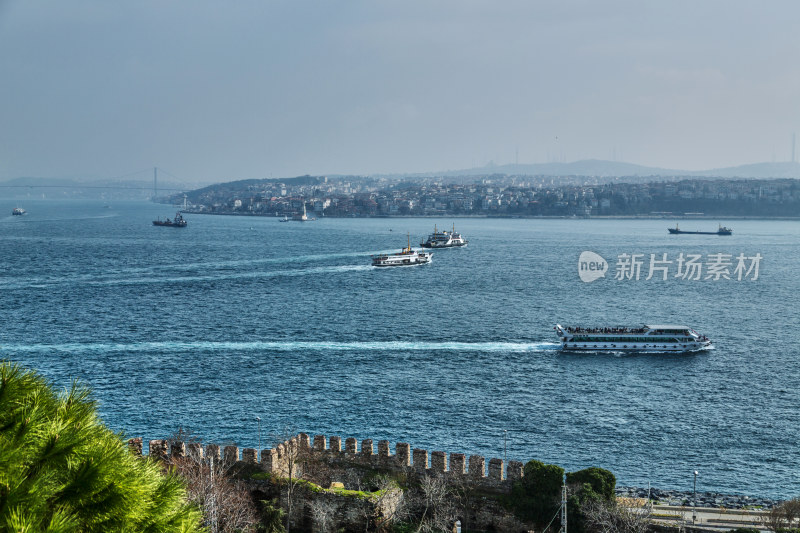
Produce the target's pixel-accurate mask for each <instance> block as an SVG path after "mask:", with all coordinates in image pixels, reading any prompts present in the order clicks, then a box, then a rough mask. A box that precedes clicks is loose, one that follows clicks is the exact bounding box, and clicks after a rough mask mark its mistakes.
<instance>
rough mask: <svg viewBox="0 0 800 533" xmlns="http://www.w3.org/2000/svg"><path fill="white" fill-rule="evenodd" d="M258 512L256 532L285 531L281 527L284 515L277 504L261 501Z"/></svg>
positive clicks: (279, 532) (280, 532)
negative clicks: (258, 518)
mask: <svg viewBox="0 0 800 533" xmlns="http://www.w3.org/2000/svg"><path fill="white" fill-rule="evenodd" d="M259 511H260V515H261V516H260V520H259V525H258V529H257V530H258V531H259V532H260V533H284V532H285V531H286V528H285V527H284V526H283V520H284V516H285V515H286V513H285V512H284V511H283V509H281V506H280V505H278V503H277V502H275V501H271V500H262V501H261V505H260V509H259Z"/></svg>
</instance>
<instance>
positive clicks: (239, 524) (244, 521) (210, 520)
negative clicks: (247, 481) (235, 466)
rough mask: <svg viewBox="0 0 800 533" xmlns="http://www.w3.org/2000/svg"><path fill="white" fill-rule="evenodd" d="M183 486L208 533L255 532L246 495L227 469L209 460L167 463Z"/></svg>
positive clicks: (191, 458) (254, 518)
mask: <svg viewBox="0 0 800 533" xmlns="http://www.w3.org/2000/svg"><path fill="white" fill-rule="evenodd" d="M170 463H171V465H172V466H173V467H174V468H175V471H176V472H177V473H178V475H180V477H182V478H183V479H184V481H185V483H186V490H187V493H188V496H189V500H190V501H192V502H194V503H195V504H197V505H198V506H199V507H200V508H201V509H202V511H203V522H204V525H205V527H207V528H208V530H209V531H210V532H211V533H229V532H230V533H233V532H242V533H246V532H252V531H255V524H256V523H257V521H258V519H257V516H256V509H255V505H254V504H253V501H252V498H251V497H250V492H249V491H248V490H247V489H246V488H245V487H244V486H243V484H242V482H241V481H239V480H236V479H234V478H233V477H232V476H231V475H230V466H229V465H225V464H224V463H223V461H219V460H216V459H215V458H213V457H209V458H208V459H205V460H203V459H200V458H199V457H194V456H188V457H178V458H173V459H171V461H170Z"/></svg>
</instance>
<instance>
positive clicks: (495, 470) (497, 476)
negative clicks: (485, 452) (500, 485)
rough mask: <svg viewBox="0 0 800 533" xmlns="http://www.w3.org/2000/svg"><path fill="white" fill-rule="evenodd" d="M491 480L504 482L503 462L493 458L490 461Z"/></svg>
mask: <svg viewBox="0 0 800 533" xmlns="http://www.w3.org/2000/svg"><path fill="white" fill-rule="evenodd" d="M489 478H490V479H494V480H496V481H502V480H503V460H502V459H497V458H492V459H489Z"/></svg>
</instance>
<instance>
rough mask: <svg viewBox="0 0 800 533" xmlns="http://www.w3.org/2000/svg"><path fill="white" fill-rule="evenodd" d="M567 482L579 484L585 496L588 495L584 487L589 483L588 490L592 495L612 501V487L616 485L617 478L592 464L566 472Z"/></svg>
mask: <svg viewBox="0 0 800 533" xmlns="http://www.w3.org/2000/svg"><path fill="white" fill-rule="evenodd" d="M567 484H568V485H579V486H581V491H582V492H584V493H585V494H584V495H585V496H589V495H590V494H589V493H588V492H587V487H586V485H589V487H588V491H590V492H591V493H593V495H596V496H598V497H600V498H602V499H604V500H606V501H612V500H613V499H614V489H615V488H616V486H617V478H615V477H614V474H612V473H611V472H609V471H608V470H605V469H603V468H597V467H596V466H593V467H591V468H585V469H583V470H578V471H577V472H570V473H569V474H567Z"/></svg>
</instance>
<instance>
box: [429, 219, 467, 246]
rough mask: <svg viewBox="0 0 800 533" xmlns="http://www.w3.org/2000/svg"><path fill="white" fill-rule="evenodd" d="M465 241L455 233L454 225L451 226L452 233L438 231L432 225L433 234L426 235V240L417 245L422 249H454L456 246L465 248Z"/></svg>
mask: <svg viewBox="0 0 800 533" xmlns="http://www.w3.org/2000/svg"><path fill="white" fill-rule="evenodd" d="M468 242H469V241H467V240H466V239H465V238H464V237H462V236H461V234H460V233H456V225H455V224H453V231H439V230H438V229H437V228H436V225H435V224H434V225H433V233H431V234H430V235H428V240H427V241H425V242H421V243H419V245H420V246H422V247H423V248H455V247H457V246H466V245H467V243H468Z"/></svg>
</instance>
